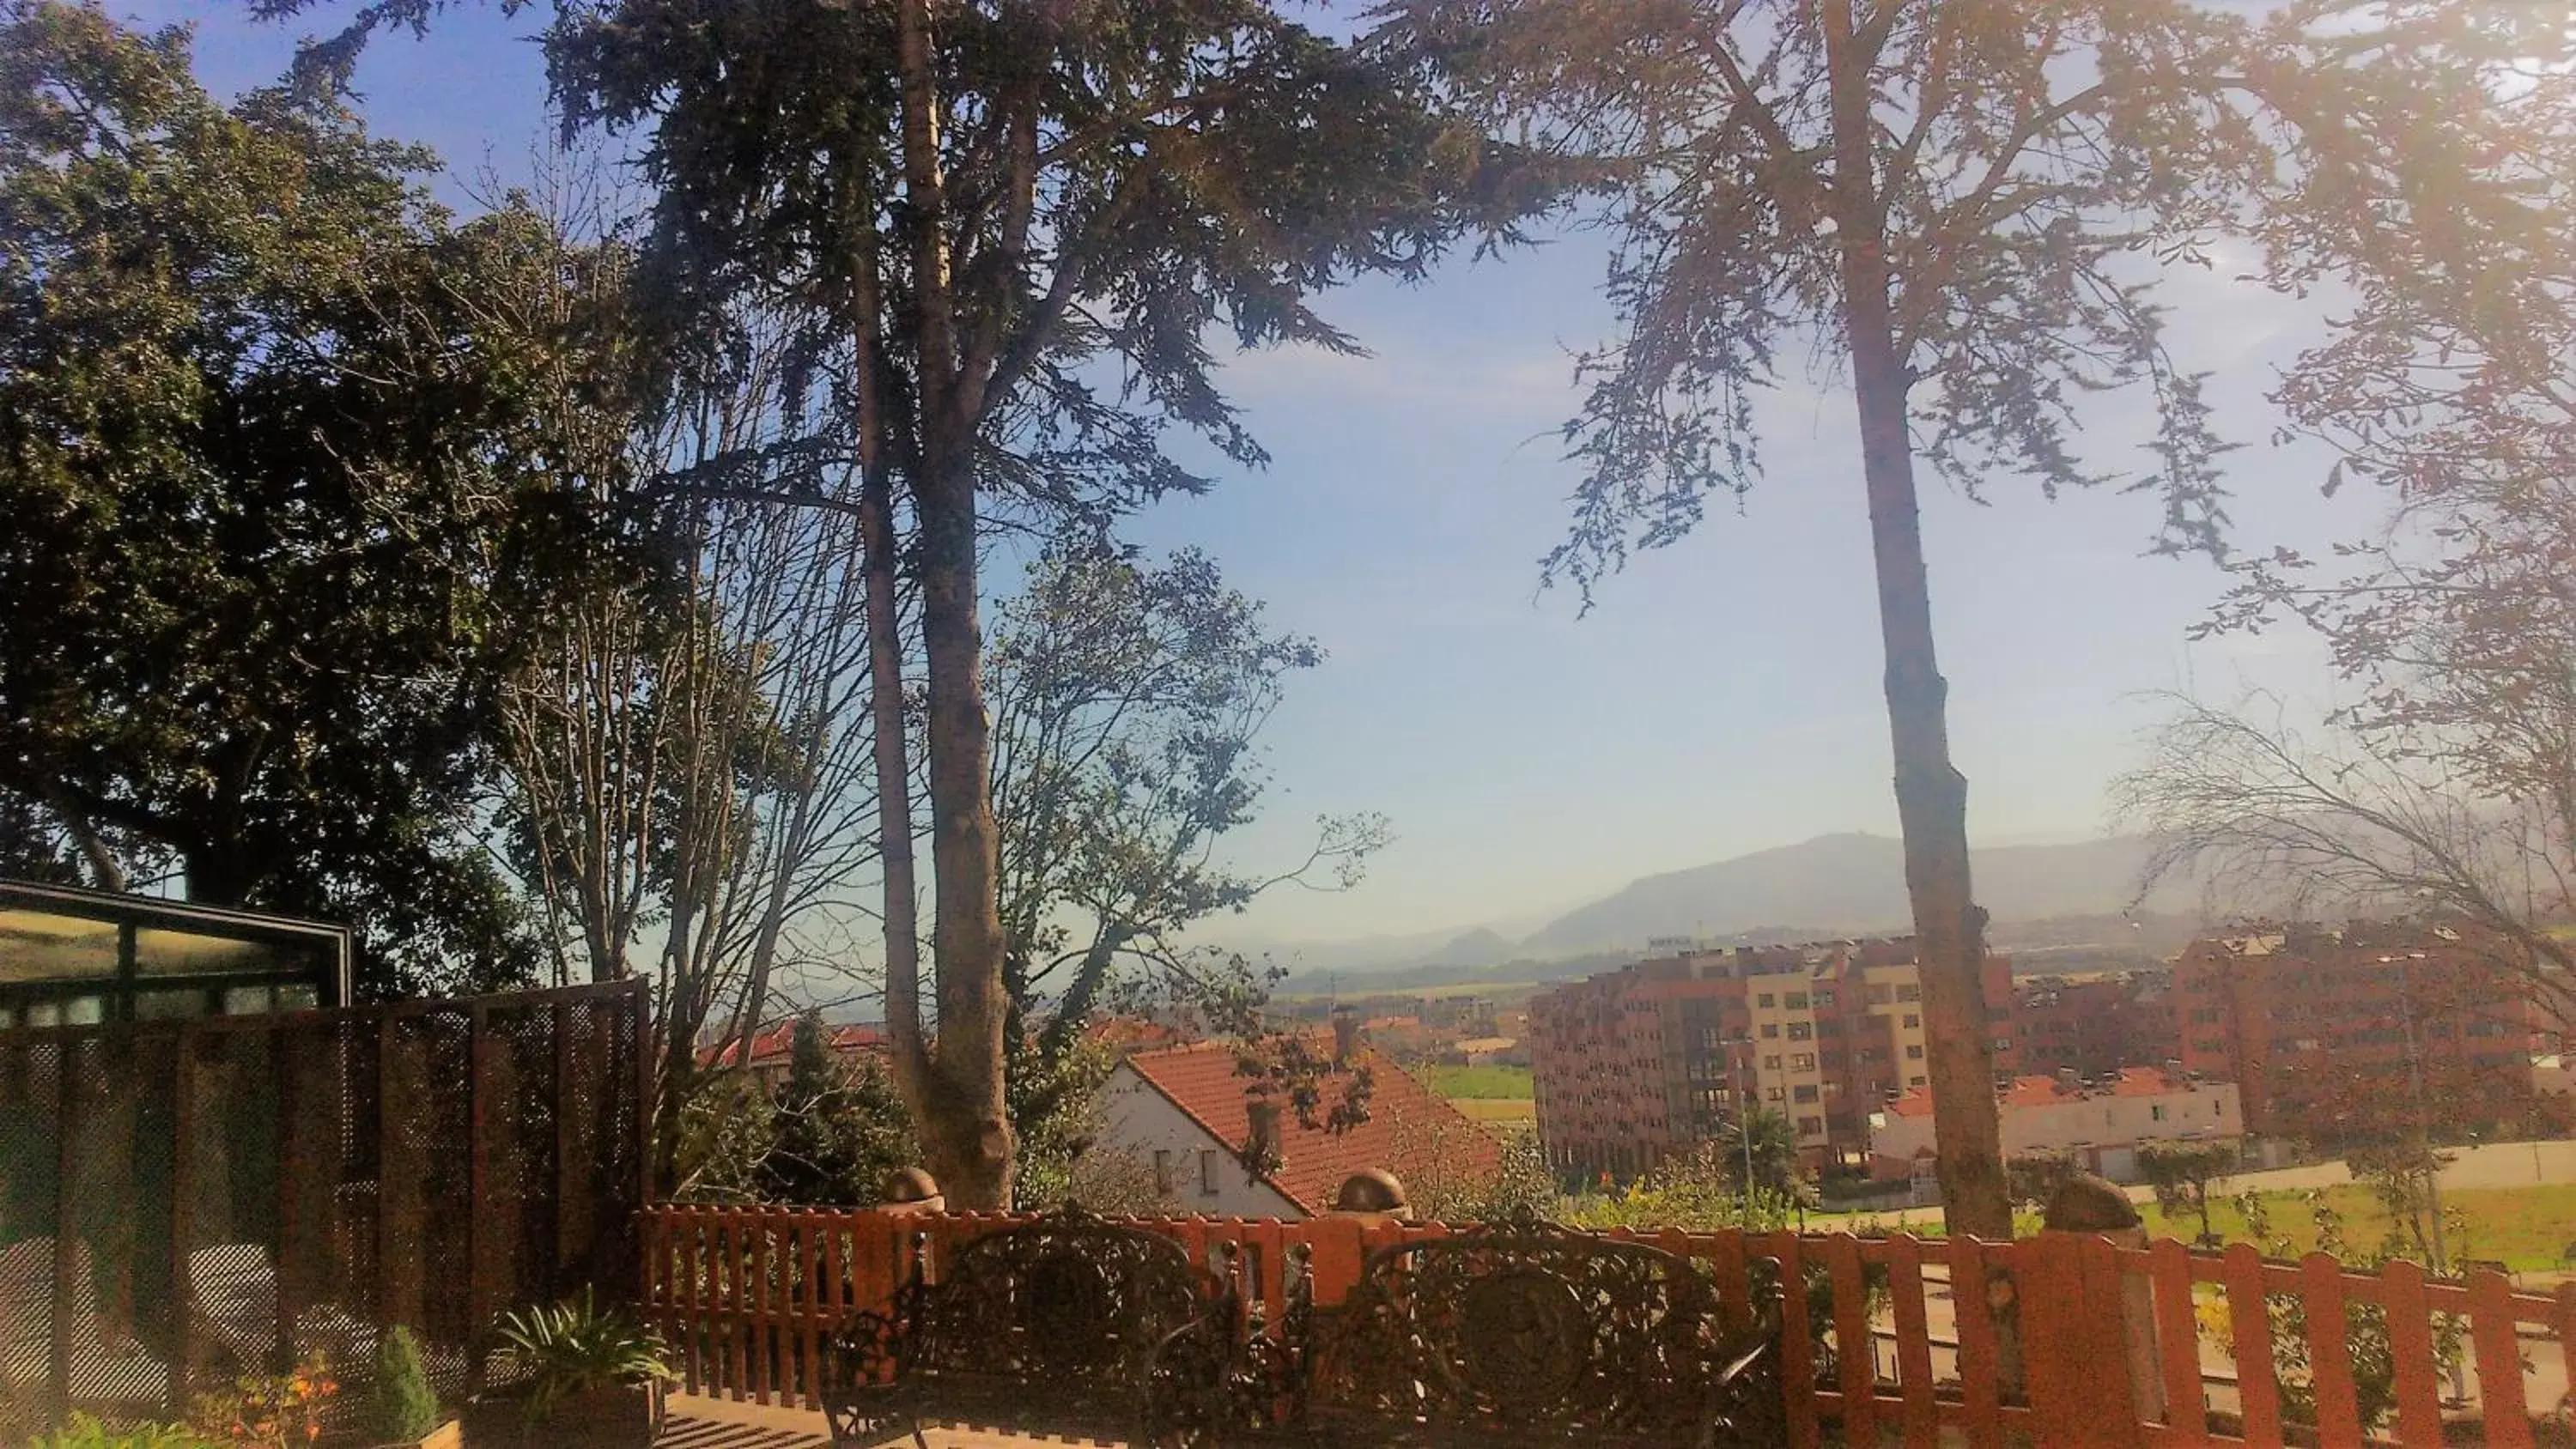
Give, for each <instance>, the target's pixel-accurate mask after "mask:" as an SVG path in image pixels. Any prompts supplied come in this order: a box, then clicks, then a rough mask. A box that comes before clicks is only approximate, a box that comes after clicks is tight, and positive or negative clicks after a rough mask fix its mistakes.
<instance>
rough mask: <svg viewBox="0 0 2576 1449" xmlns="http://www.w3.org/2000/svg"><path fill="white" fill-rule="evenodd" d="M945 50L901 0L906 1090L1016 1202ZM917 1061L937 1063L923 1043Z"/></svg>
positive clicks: (982, 1197)
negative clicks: (927, 890)
mask: <svg viewBox="0 0 2576 1449" xmlns="http://www.w3.org/2000/svg"><path fill="white" fill-rule="evenodd" d="M932 50H933V45H932V36H931V23H930V3H929V0H897V4H896V6H895V64H896V69H897V71H898V76H897V81H898V87H897V88H898V90H899V92H900V94H901V97H902V111H903V192H904V194H903V201H904V205H903V207H902V208H901V216H902V222H903V227H904V230H905V232H906V234H907V235H906V241H907V242H908V244H909V245H908V250H909V251H910V253H911V270H912V286H913V307H912V315H911V318H910V321H911V324H912V326H913V328H914V335H913V338H912V341H913V343H914V346H913V349H912V351H913V356H914V358H915V362H916V366H917V368H918V373H917V377H916V381H917V383H918V399H919V401H918V408H919V420H918V438H919V451H918V453H917V455H916V456H915V457H914V458H913V459H912V460H911V465H912V466H911V470H910V481H911V484H912V497H913V509H914V513H915V523H916V527H917V529H918V531H919V536H920V552H919V558H920V580H921V637H922V652H923V657H924V659H925V660H926V662H927V663H928V665H929V674H930V679H929V695H930V709H929V721H928V723H929V736H930V740H929V744H930V762H929V763H930V771H929V792H930V810H931V827H930V868H931V875H932V878H933V880H934V882H935V888H936V893H937V907H936V914H935V916H934V918H933V921H932V925H931V951H932V954H933V959H934V963H935V970H936V973H937V977H938V993H939V1035H938V1040H937V1043H936V1046H935V1049H934V1050H933V1051H932V1052H931V1053H930V1060H929V1063H928V1066H929V1068H930V1069H929V1071H928V1072H927V1073H926V1074H923V1078H924V1079H923V1080H919V1081H916V1082H915V1083H914V1084H913V1086H912V1087H911V1088H910V1089H908V1091H907V1094H906V1095H907V1099H908V1100H909V1101H910V1102H911V1104H912V1109H913V1118H914V1123H915V1125H916V1127H918V1129H919V1130H920V1136H921V1142H922V1150H923V1153H924V1155H925V1156H926V1157H927V1158H928V1159H929V1160H928V1163H927V1165H928V1167H929V1168H930V1171H931V1175H932V1176H934V1177H936V1178H938V1179H939V1186H940V1190H941V1191H942V1192H943V1193H945V1194H946V1195H947V1198H948V1200H949V1202H950V1203H952V1204H954V1205H955V1206H958V1207H961V1208H999V1207H1007V1206H1008V1205H1009V1203H1010V1192H1011V1151H1012V1142H1011V1124H1010V1118H1009V1115H1008V1113H1007V1112H1006V1111H1005V1108H1004V1093H1003V1079H1002V1073H1003V1069H1004V1068H1003V1057H1002V1025H1003V1016H1004V1000H1005V998H1004V994H1003V991H1002V925H1001V916H1000V909H999V902H998V900H997V898H996V892H997V890H998V888H999V885H1000V879H999V877H1000V865H999V861H998V858H997V856H996V852H995V847H994V829H993V795H992V788H993V786H992V739H991V735H992V729H991V721H990V720H989V719H987V718H986V716H985V713H984V683H983V668H982V658H981V655H982V644H981V640H980V639H979V637H978V634H977V628H976V619H975V602H976V601H975V440H976V435H977V431H978V419H977V418H976V416H975V415H974V410H973V409H972V408H971V407H969V406H968V405H967V402H966V400H965V399H964V398H963V396H962V394H961V388H960V382H959V355H958V350H957V325H956V307H955V300H954V297H953V295H952V278H951V277H950V275H949V257H948V194H947V181H946V177H945V176H944V175H943V173H942V170H941V161H940V155H939V146H940V138H939V92H938V74H937V69H936V66H935V64H934V57H933V54H932ZM915 1018H916V1021H917V1020H918V1003H917V1002H916V1003H915ZM916 1034H917V1029H916ZM898 1055H899V1056H900V1055H901V1054H900V1053H899V1054H898ZM913 1065H914V1067H915V1068H916V1070H917V1069H918V1067H919V1066H920V1065H921V1064H920V1063H919V1061H918V1059H917V1057H916V1059H915V1061H914V1063H913Z"/></svg>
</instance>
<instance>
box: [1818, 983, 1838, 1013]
mask: <svg viewBox="0 0 2576 1449" xmlns="http://www.w3.org/2000/svg"><path fill="white" fill-rule="evenodd" d="M1833 1005H1834V994H1833V993H1832V992H1830V991H1826V990H1823V989H1821V988H1819V989H1818V990H1817V992H1816V1010H1818V1011H1830V1010H1832V1009H1833Z"/></svg>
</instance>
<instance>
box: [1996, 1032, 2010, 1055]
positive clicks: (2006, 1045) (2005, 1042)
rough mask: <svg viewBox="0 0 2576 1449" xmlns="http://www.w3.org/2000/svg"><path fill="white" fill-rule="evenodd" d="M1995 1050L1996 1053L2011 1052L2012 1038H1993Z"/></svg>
mask: <svg viewBox="0 0 2576 1449" xmlns="http://www.w3.org/2000/svg"><path fill="white" fill-rule="evenodd" d="M1995 1050H1996V1051H1999V1052H2008V1051H2011V1050H2012V1038H2011V1037H2008V1036H1999V1037H1996V1038H1995Z"/></svg>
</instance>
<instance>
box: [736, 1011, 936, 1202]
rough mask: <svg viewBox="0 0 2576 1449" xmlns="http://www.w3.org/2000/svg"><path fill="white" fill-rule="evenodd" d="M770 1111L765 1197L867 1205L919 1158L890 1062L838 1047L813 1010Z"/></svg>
mask: <svg viewBox="0 0 2576 1449" xmlns="http://www.w3.org/2000/svg"><path fill="white" fill-rule="evenodd" d="M770 1118H771V1123H772V1134H773V1135H772V1137H771V1140H770V1143H769V1147H768V1150H767V1151H766V1153H764V1154H763V1156H762V1158H761V1162H760V1168H759V1171H758V1173H757V1175H756V1179H755V1182H756V1191H757V1193H758V1195H759V1197H760V1198H761V1199H762V1200H763V1201H766V1202H781V1203H811V1204H817V1205H826V1206H838V1207H866V1206H869V1205H872V1204H873V1203H875V1202H876V1201H877V1191H878V1189H879V1188H880V1187H882V1186H883V1185H884V1183H885V1180H886V1176H887V1174H889V1173H891V1172H893V1171H894V1170H895V1169H896V1168H899V1167H904V1166H907V1165H909V1164H911V1163H912V1162H914V1161H916V1160H917V1158H918V1153H917V1151H916V1149H915V1148H914V1147H913V1144H912V1133H911V1129H910V1126H909V1123H908V1121H907V1119H906V1117H905V1114H904V1110H903V1103H902V1101H901V1100H900V1099H899V1098H898V1097H897V1096H896V1094H895V1090H894V1086H893V1084H892V1083H891V1082H889V1081H888V1080H887V1079H886V1076H885V1072H884V1071H883V1069H882V1068H880V1067H879V1066H878V1065H877V1064H876V1063H875V1062H874V1061H863V1062H850V1061H845V1060H843V1059H842V1058H841V1057H840V1056H838V1055H837V1054H835V1053H834V1052H833V1050H832V1048H831V1044H830V1040H829V1038H828V1036H827V1034H826V1031H825V1028H824V1026H823V1020H822V1018H821V1016H820V1015H818V1014H816V1013H814V1012H810V1011H809V1012H806V1013H805V1014H803V1015H801V1016H799V1017H797V1018H796V1026H795V1031H794V1034H793V1036H792V1037H791V1039H790V1045H789V1055H788V1066H787V1080H786V1081H785V1082H783V1083H781V1084H780V1085H779V1088H778V1094H777V1097H776V1099H775V1101H774V1102H773V1103H772V1106H771V1114H770Z"/></svg>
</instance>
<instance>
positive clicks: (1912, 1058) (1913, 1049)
mask: <svg viewBox="0 0 2576 1449" xmlns="http://www.w3.org/2000/svg"><path fill="white" fill-rule="evenodd" d="M1905 1059H1906V1060H1907V1061H1909V1062H1919V1061H1921V1060H1923V1043H1921V1042H1919V1041H1918V1042H1915V1043H1914V1044H1913V1045H1911V1046H1908V1047H1907V1048H1906V1049H1905Z"/></svg>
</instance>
